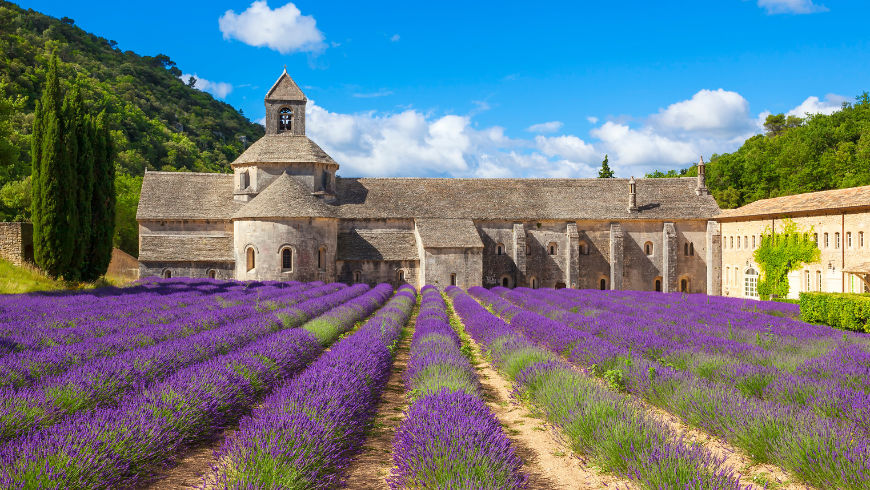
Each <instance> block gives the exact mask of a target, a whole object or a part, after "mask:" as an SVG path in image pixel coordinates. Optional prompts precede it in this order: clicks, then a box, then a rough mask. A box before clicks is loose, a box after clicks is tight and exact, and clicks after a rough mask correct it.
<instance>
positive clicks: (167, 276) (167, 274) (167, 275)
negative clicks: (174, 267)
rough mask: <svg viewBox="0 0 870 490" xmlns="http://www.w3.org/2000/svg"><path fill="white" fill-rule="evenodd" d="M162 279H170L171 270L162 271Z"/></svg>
mask: <svg viewBox="0 0 870 490" xmlns="http://www.w3.org/2000/svg"><path fill="white" fill-rule="evenodd" d="M163 279H172V271H171V270H169V269H166V270H165V271H163Z"/></svg>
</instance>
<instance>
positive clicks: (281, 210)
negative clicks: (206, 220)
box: [233, 173, 335, 219]
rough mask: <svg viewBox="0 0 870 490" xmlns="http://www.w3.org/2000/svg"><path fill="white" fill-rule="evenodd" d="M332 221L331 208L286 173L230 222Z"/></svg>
mask: <svg viewBox="0 0 870 490" xmlns="http://www.w3.org/2000/svg"><path fill="white" fill-rule="evenodd" d="M334 217H335V210H334V209H333V208H332V207H331V206H328V205H326V204H324V203H323V201H321V200H320V199H318V198H316V197H314V196H312V195H311V192H310V191H309V190H308V189H306V188H305V186H304V185H302V183H301V182H299V181H297V180H296V179H294V178H293V177H290V176H289V175H287V174H286V173H285V174H281V175H279V176H278V178H277V179H275V180H274V181H272V183H271V184H269V186H268V187H266V189H265V190H263V192H261V193H259V194H258V195H257V197H255V198H254V199H252V200H251V202H249V203H248V204H246V205H245V207H243V208H242V209H240V210H239V211H237V212H236V214H235V215H233V219H251V218H334Z"/></svg>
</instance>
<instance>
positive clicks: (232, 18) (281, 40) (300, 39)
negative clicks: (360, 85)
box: [218, 0, 326, 54]
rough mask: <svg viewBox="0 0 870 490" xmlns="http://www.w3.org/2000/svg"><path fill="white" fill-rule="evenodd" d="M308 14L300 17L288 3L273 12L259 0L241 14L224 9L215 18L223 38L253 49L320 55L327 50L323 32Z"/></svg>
mask: <svg viewBox="0 0 870 490" xmlns="http://www.w3.org/2000/svg"><path fill="white" fill-rule="evenodd" d="M316 24H317V22H316V21H315V20H314V17H312V16H310V15H302V12H300V11H299V9H298V8H296V5H294V4H292V3H288V4H287V5H284V6H283V7H278V8H276V9H274V10H272V9H270V8H269V5H268V4H267V3H266V0H258V1H256V2H254V3H252V4H251V6H250V7H248V9H247V10H245V11H244V12H242V13H241V14H236V13H235V12H234V11H232V10H227V11H226V12H225V13H224V15H222V16H221V17H220V19H218V26H219V27H220V31H221V32H222V33H223V35H224V39H238V40H239V41H241V42H243V43H245V44H248V45H250V46H256V47H263V46H265V47H267V48H269V49H274V50H275V51H278V52H279V53H281V54H287V53H291V52H297V51H298V52H307V53H314V54H317V53H320V52H322V51H323V50H324V49H326V44H325V43H324V42H323V41H324V36H323V33H322V32H320V31H319V30H318V29H317V25H316Z"/></svg>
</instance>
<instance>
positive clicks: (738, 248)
mask: <svg viewBox="0 0 870 490" xmlns="http://www.w3.org/2000/svg"><path fill="white" fill-rule="evenodd" d="M737 250H740V237H737Z"/></svg>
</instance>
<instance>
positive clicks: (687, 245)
mask: <svg viewBox="0 0 870 490" xmlns="http://www.w3.org/2000/svg"><path fill="white" fill-rule="evenodd" d="M683 255H685V256H686V257H688V256H689V244H688V243H684V244H683Z"/></svg>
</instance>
